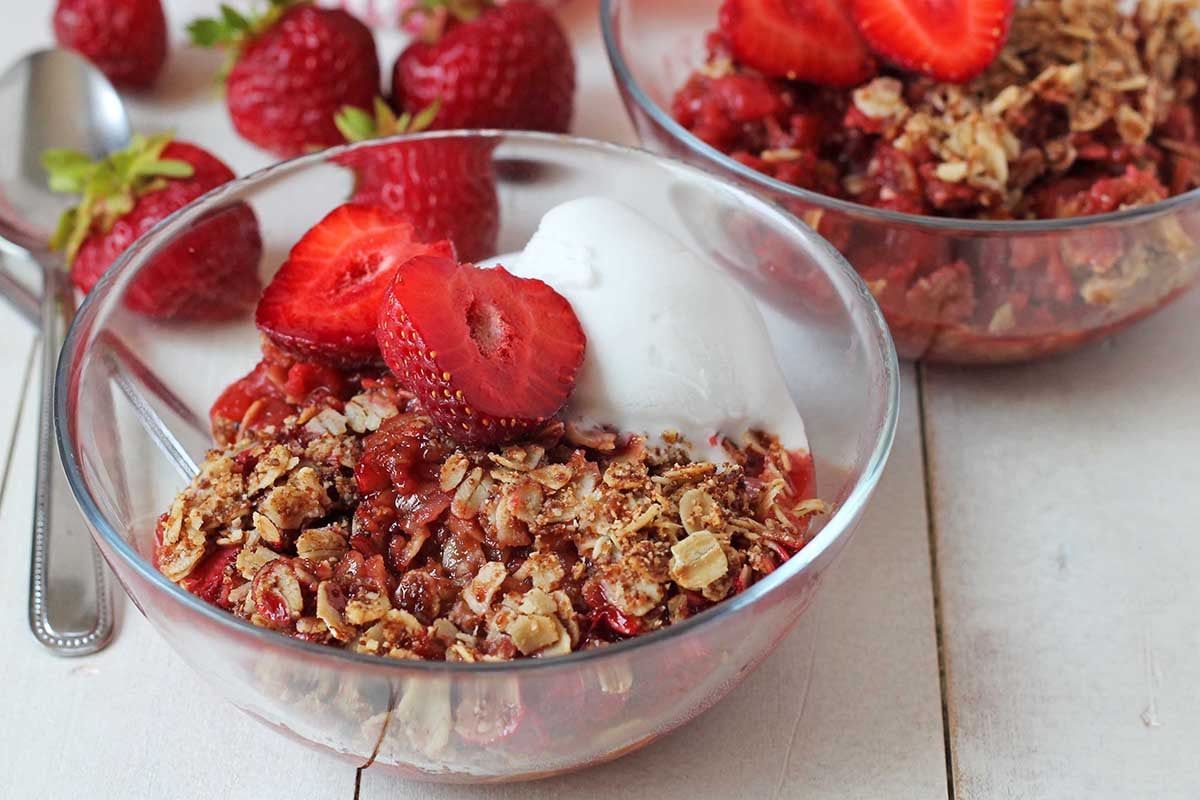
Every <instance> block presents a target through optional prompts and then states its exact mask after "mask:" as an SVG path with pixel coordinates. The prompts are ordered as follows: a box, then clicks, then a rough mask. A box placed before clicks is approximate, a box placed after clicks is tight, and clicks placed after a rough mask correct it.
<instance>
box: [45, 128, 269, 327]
mask: <svg viewBox="0 0 1200 800" xmlns="http://www.w3.org/2000/svg"><path fill="white" fill-rule="evenodd" d="M42 162H43V165H44V166H45V168H46V171H47V172H48V173H49V175H50V188H51V189H53V190H55V191H60V192H71V193H75V194H79V195H82V197H83V200H82V202H81V204H80V205H78V206H76V207H75V208H72V209H71V210H69V211H68V212H67V213H66V214H64V215H63V217H62V219H61V220H60V222H59V227H58V231H57V232H56V233H55V234H54V237H53V239H52V240H51V246H52V247H54V248H55V249H60V250H63V251H64V254H65V256H66V259H67V263H68V264H69V265H70V267H71V277H72V278H73V279H74V281H75V285H76V286H78V287H79V288H80V289H81V290H82V291H84V292H87V291H90V290H91V288H92V286H94V285H95V283H96V281H98V280H99V279H100V276H101V275H103V274H104V271H105V270H106V269H108V267H109V266H110V265H111V264H112V263H113V262H115V261H116V260H117V259H118V258H119V257H120V256H121V254H122V253H124V252H125V250H126V249H128V248H129V246H130V245H132V244H133V243H134V242H135V241H137V239H138V238H139V237H141V236H142V235H143V234H144V233H146V232H147V231H148V230H150V228H152V227H154V226H155V225H156V224H158V223H159V222H160V221H162V220H163V219H165V218H167V217H168V216H170V215H171V214H173V213H175V212H176V211H178V210H179V209H181V208H183V207H184V206H185V205H187V204H188V203H190V202H192V201H193V200H195V199H196V198H197V197H200V196H201V195H202V194H205V193H206V192H208V191H210V190H211V189H215V188H216V187H218V186H220V185H221V184H223V183H227V182H228V181H231V180H233V172H231V171H230V169H229V167H227V166H225V164H223V163H222V162H221V161H220V160H219V159H217V158H216V157H215V156H213V155H212V154H211V153H209V152H207V151H205V150H202V149H201V148H199V147H197V146H195V145H192V144H187V143H185V142H180V141H172V140H171V136H170V134H160V135H158V136H152V137H149V138H147V137H144V136H135V137H134V139H133V142H132V143H131V144H130V146H129V147H128V148H127V149H125V150H122V151H119V152H116V153H113V154H112V155H110V156H109V157H107V158H105V159H103V160H101V161H98V162H91V161H89V160H88V157H87V156H86V155H84V154H83V153H79V152H75V151H72V150H48V151H46V153H45V154H44V156H43V159H42ZM261 256H262V237H261V235H260V234H259V230H258V220H257V219H256V218H255V216H254V212H253V211H251V210H250V207H249V206H247V205H245V204H243V203H237V204H235V205H230V206H226V207H224V208H221V209H219V210H217V211H215V212H213V213H212V214H211V215H210V216H208V217H205V218H204V219H202V220H199V221H197V222H196V223H195V224H194V225H193V226H192V227H191V229H189V230H188V231H187V232H186V233H183V234H181V235H180V236H179V237H178V238H177V239H175V240H174V241H173V242H171V243H170V244H169V245H167V246H166V248H165V249H164V250H163V251H162V252H160V253H158V254H157V255H156V256H155V257H154V260H153V261H152V262H150V263H149V264H147V265H146V266H145V267H143V268H142V270H141V272H139V273H138V277H137V278H136V280H134V282H133V284H132V285H131V286H130V287H129V288H128V290H126V294H125V303H126V305H128V306H129V307H130V308H131V309H133V310H134V311H138V312H140V313H142V314H146V315H147V316H151V317H159V318H168V317H178V318H185V319H219V318H224V317H230V316H234V315H236V314H238V313H239V312H241V311H244V310H246V309H248V308H250V307H252V306H253V305H254V300H255V298H256V297H258V292H259V289H260V288H261V287H260V284H259V281H258V260H259V258H260V257H261Z"/></svg>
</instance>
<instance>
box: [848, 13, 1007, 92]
mask: <svg viewBox="0 0 1200 800" xmlns="http://www.w3.org/2000/svg"><path fill="white" fill-rule="evenodd" d="M852 2H853V5H854V18H855V20H856V21H857V22H858V28H859V30H860V31H862V35H863V36H864V37H865V38H866V40H867V43H868V44H869V45H870V46H871V48H872V49H874V50H875V52H876V53H878V54H879V55H881V56H882V57H884V58H886V59H887V60H889V61H891V62H893V63H894V64H896V65H897V66H900V67H903V68H904V69H908V70H913V71H914V72H920V73H922V74H925V75H929V76H930V77H932V78H936V79H937V80H940V81H949V82H951V83H966V82H967V81H969V80H971V78H974V77H975V76H976V75H978V74H979V73H981V72H983V71H984V70H985V69H987V68H988V65H990V64H991V63H992V62H993V61H995V60H996V56H997V55H998V54H999V53H1000V49H1001V48H1002V47H1004V41H1005V39H1007V38H1008V28H1009V24H1010V23H1011V22H1012V17H1013V0H936V1H935V0H852Z"/></svg>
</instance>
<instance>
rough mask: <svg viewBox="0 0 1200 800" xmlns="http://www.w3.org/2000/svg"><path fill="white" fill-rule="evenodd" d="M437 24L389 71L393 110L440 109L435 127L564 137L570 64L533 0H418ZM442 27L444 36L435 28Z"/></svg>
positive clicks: (558, 30)
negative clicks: (438, 106) (496, 1)
mask: <svg viewBox="0 0 1200 800" xmlns="http://www.w3.org/2000/svg"><path fill="white" fill-rule="evenodd" d="M420 6H421V9H422V10H423V11H424V12H425V13H427V14H428V13H430V12H431V11H435V12H441V13H434V14H433V15H432V18H433V19H436V20H437V21H438V22H439V23H440V24H439V25H435V26H432V29H430V30H427V31H426V36H425V37H424V39H423V40H418V41H416V42H414V43H413V44H411V45H409V46H408V47H407V48H406V49H405V50H404V52H402V53H401V54H400V58H399V59H397V61H396V65H395V67H394V68H393V70H392V93H393V95H394V96H395V104H396V107H397V108H399V109H402V110H406V111H408V112H410V113H413V114H415V113H417V111H418V110H420V109H422V108H427V107H429V106H430V105H431V104H433V103H434V102H440V103H441V107H442V110H441V113H440V114H438V118H437V125H438V127H439V128H511V129H520V130H535V131H550V132H553V133H565V132H566V131H567V128H568V126H570V124H571V113H572V106H573V104H574V95H575V62H574V60H573V58H572V56H571V45H570V43H569V42H568V41H567V36H566V34H565V33H564V32H563V29H562V27H561V26H560V25H559V24H558V21H557V20H556V19H555V17H554V14H553V12H551V11H549V10H547V9H546V8H543V7H542V6H540V5H538V4H537V3H534V2H531V1H530V0H510V2H507V3H505V4H504V5H496V4H494V3H493V2H492V0H423V2H422V3H421V4H420ZM438 27H440V28H441V30H437V29H436V28H438Z"/></svg>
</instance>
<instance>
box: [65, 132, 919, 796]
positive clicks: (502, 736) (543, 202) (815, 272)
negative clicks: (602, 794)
mask: <svg viewBox="0 0 1200 800" xmlns="http://www.w3.org/2000/svg"><path fill="white" fill-rule="evenodd" d="M459 140H467V141H468V142H469V143H470V144H471V146H473V147H483V148H485V149H488V150H490V151H491V152H492V153H493V159H494V165H495V167H496V174H497V176H498V177H497V180H498V185H499V196H500V209H501V230H500V237H499V244H498V252H499V253H507V252H513V251H517V250H520V249H521V248H522V247H523V246H524V245H525V243H526V241H527V240H528V239H529V237H530V235H531V234H532V233H533V232H534V230H535V229H536V227H537V225H538V222H539V220H540V219H541V217H542V215H543V214H544V213H545V212H546V211H547V210H549V209H550V208H552V207H554V206H556V205H558V204H559V203H562V202H565V201H566V200H569V199H573V198H576V197H580V196H585V195H601V196H606V197H610V198H613V199H616V200H619V201H621V202H624V203H626V204H628V205H630V206H632V207H634V208H635V209H637V210H639V211H640V212H642V213H644V214H645V215H646V216H647V217H648V218H650V219H652V220H654V221H655V222H656V223H658V224H659V225H661V226H662V227H664V228H665V229H667V230H669V231H670V232H671V233H673V234H674V235H675V236H677V237H679V238H680V239H681V240H682V241H683V242H685V243H686V244H687V245H688V246H689V247H691V248H692V249H693V250H694V251H696V252H698V253H702V254H706V255H707V256H708V257H710V258H712V259H713V260H714V261H716V262H718V263H720V264H722V265H724V266H725V267H726V268H728V269H730V270H732V271H733V273H734V274H735V275H736V276H738V277H739V278H741V279H742V280H744V281H745V283H746V284H747V285H748V286H750V287H751V288H752V290H754V291H756V292H758V293H759V296H760V297H763V298H767V299H770V298H771V297H772V296H779V295H780V294H782V292H780V291H779V288H778V284H780V282H785V283H788V284H803V285H805V286H807V287H808V291H807V292H806V293H805V294H804V295H803V296H797V297H789V298H788V299H787V300H786V303H787V305H786V313H780V312H779V311H778V310H775V309H773V308H772V307H770V306H769V305H768V306H765V314H766V316H767V318H768V325H769V327H770V330H771V335H772V337H773V341H772V342H771V343H764V344H769V346H773V347H774V348H775V350H776V352H777V353H779V354H780V356H781V360H782V364H783V367H784V370H785V372H786V375H787V378H788V381H789V386H790V388H791V390H792V392H793V394H794V397H795V399H796V402H797V404H798V405H799V407H800V409H801V411H802V413H803V414H804V417H805V421H806V423H807V427H808V429H809V432H810V438H811V447H812V451H813V452H814V453H815V456H816V468H817V480H818V491H819V494H820V496H821V497H822V498H824V499H826V500H827V501H829V502H831V503H833V504H834V506H835V510H834V512H833V513H832V514H831V515H828V516H827V517H826V518H825V519H824V524H823V527H822V528H821V530H820V531H819V533H818V534H817V535H816V538H815V539H814V540H813V541H812V543H811V544H809V545H808V546H807V547H806V548H804V549H803V550H802V551H801V552H800V553H799V554H798V555H796V556H795V557H793V558H792V559H791V560H790V561H788V562H787V563H786V564H785V565H783V566H782V567H781V568H780V569H778V570H777V571H776V572H774V573H773V574H772V575H770V576H769V577H768V578H767V579H765V580H764V581H762V582H760V583H758V584H756V585H755V586H753V587H752V588H750V589H749V590H748V591H746V592H744V593H742V594H740V595H738V596H736V597H735V598H733V599H731V600H730V601H729V602H727V603H724V604H722V605H720V606H718V607H716V608H713V609H711V610H709V611H707V612H705V613H703V614H700V615H698V616H697V617H695V618H693V619H690V620H687V621H686V622H684V623H682V624H680V625H677V626H674V627H669V628H666V629H663V630H661V631H658V632H655V633H653V634H650V635H647V636H645V637H642V638H635V639H632V640H628V641H625V642H622V643H618V644H614V645H611V646H606V647H602V648H598V649H593V650H588V651H584V652H579V653H575V654H572V655H568V656H564V657H561V658H548V659H545V660H537V659H533V660H525V661H518V662H510V663H479V664H462V663H453V664H451V663H442V662H412V661H398V660H393V659H385V658H378V657H369V656H364V655H357V654H354V653H351V652H348V651H343V650H338V649H333V648H329V647H324V646H319V645H315V644H309V643H306V642H302V641H298V640H295V639H291V638H287V637H284V636H281V635H279V634H276V633H273V632H270V631H267V630H264V629H260V628H256V627H254V626H252V625H250V624H248V623H246V622H244V621H242V620H241V619H238V618H236V617H234V616H232V615H230V614H228V613H226V612H224V611H221V610H218V609H217V608H215V607H213V606H210V605H207V604H205V603H204V602H202V601H200V600H199V599H197V598H196V597H194V596H192V595H190V594H188V593H186V592H184V591H182V590H181V589H180V588H179V587H177V586H176V585H175V584H173V583H171V582H170V581H168V580H167V579H166V578H165V577H163V576H162V575H161V574H160V573H159V572H158V571H157V570H156V569H155V568H154V567H153V566H152V565H151V562H150V560H149V558H150V555H151V553H152V552H153V548H154V537H155V525H156V520H157V519H158V517H159V515H160V514H161V513H163V512H164V511H165V510H166V509H167V508H168V507H169V506H170V504H171V502H172V499H173V497H174V495H175V494H176V492H178V491H179V490H180V489H181V488H182V487H183V486H184V485H185V484H186V482H187V481H188V479H189V478H190V474H191V473H190V472H189V468H188V462H189V459H190V460H196V459H199V458H201V457H202V455H203V453H204V452H205V450H206V449H207V448H208V447H209V446H210V440H209V437H208V433H207V430H206V427H207V426H206V423H205V422H204V420H205V419H206V413H207V408H208V406H209V405H210V404H211V403H212V401H213V399H214V398H215V397H216V396H217V394H218V393H219V392H220V391H221V389H222V388H223V387H224V386H225V385H227V384H228V383H229V382H230V381H232V380H233V379H235V378H237V377H239V376H240V375H241V374H243V373H245V372H246V371H247V370H248V369H249V368H250V367H251V366H252V365H253V364H254V363H255V361H256V360H257V357H258V356H257V354H258V346H259V339H258V334H257V331H256V329H255V327H254V322H253V320H252V319H251V318H250V317H249V316H248V315H247V316H243V317H241V318H238V319H234V320H230V321H226V322H220V323H214V322H204V323H201V322H190V323H183V322H171V321H161V320H152V319H149V318H147V317H144V316H140V315H138V314H137V313H136V312H134V311H133V310H131V309H130V307H129V306H128V305H127V303H126V302H125V300H126V299H127V295H128V290H129V287H130V286H131V284H135V283H136V279H137V278H138V277H139V274H144V272H145V270H146V268H147V267H148V265H149V266H151V267H152V266H153V263H154V259H155V258H156V256H157V254H159V253H161V252H163V250H164V248H167V247H170V246H171V245H172V244H173V243H178V242H179V241H180V239H181V237H184V236H187V235H188V233H189V232H194V231H195V230H196V229H197V228H198V226H202V225H205V224H208V223H209V222H210V221H211V220H212V219H214V218H218V217H220V216H221V215H223V214H227V213H237V214H241V215H243V216H244V214H245V205H249V206H250V207H251V208H252V209H253V211H254V214H255V215H256V216H257V219H258V222H259V227H260V229H261V233H262V239H263V247H264V253H265V255H264V258H263V259H262V265H261V272H262V275H261V277H262V278H263V279H264V280H266V279H269V277H270V274H271V273H272V272H273V270H274V269H275V268H276V267H277V266H278V265H279V264H280V262H281V261H282V260H283V258H284V257H285V255H286V253H287V251H288V249H289V248H290V246H291V245H292V244H293V243H294V242H295V241H296V240H297V239H298V238H299V236H300V235H301V234H302V233H303V232H304V231H305V230H306V229H307V228H308V227H310V226H311V225H313V224H314V223H315V222H317V220H319V219H320V218H321V217H323V216H324V215H325V214H326V213H327V212H329V211H330V210H331V209H332V208H334V207H336V206H337V205H339V204H340V203H342V202H344V200H345V198H346V197H347V196H348V194H349V192H350V190H351V185H352V177H351V175H350V174H348V172H347V171H346V170H345V169H343V168H342V167H340V166H338V165H337V164H336V163H335V162H334V159H336V158H337V157H338V156H339V155H344V154H345V153H347V152H349V151H352V150H354V151H364V150H367V149H369V148H373V147H381V146H388V145H392V146H395V145H397V144H399V143H400V142H403V143H404V145H405V146H423V147H428V146H437V145H438V144H439V143H442V144H444V143H447V142H457V141H459ZM613 235H614V236H620V235H621V232H620V231H613ZM760 252H761V253H766V254H768V256H769V257H771V258H775V259H777V260H778V261H779V262H780V263H782V264H786V273H780V272H779V271H778V270H775V269H774V268H771V269H767V268H766V265H767V262H766V261H764V260H763V258H762V257H760V255H759V253H760ZM665 301H666V302H669V301H670V300H669V298H667V299H666V300H665ZM679 310H680V311H681V312H683V313H686V311H687V310H686V309H679ZM627 324H637V321H636V320H629V321H627ZM713 324H714V325H720V322H719V321H718V320H714V321H713ZM897 387H898V382H897V362H896V354H895V350H894V349H893V347H892V343H891V339H890V337H889V336H888V333H887V329H886V325H885V323H884V321H883V317H882V316H881V314H880V313H879V309H878V307H877V306H876V304H875V303H874V301H873V300H872V299H871V295H870V293H869V292H867V290H866V287H865V286H863V284H862V282H861V281H860V280H859V279H858V277H857V276H856V275H855V273H854V271H853V270H852V269H850V267H849V265H847V264H846V262H845V261H843V260H842V258H841V256H839V255H838V254H837V253H836V252H835V251H834V250H833V249H832V248H831V247H829V245H828V244H827V243H826V242H824V241H823V240H822V239H821V238H820V237H818V236H817V235H815V234H814V233H813V232H812V231H810V230H809V229H807V228H805V227H803V226H802V225H799V224H797V223H796V222H795V220H794V219H793V218H792V217H791V216H789V215H788V214H786V213H784V212H782V211H781V210H779V209H777V208H775V207H774V206H772V205H771V204H769V203H767V202H765V201H763V200H761V199H759V198H758V197H756V196H755V195H753V194H751V193H749V192H746V191H744V190H742V189H739V188H737V187H734V186H731V185H729V184H727V183H725V182H724V181H722V180H720V179H718V178H715V177H713V176H711V175H708V174H706V173H703V172H701V171H699V170H697V169H695V168H693V167H689V166H687V165H683V164H679V163H675V162H672V161H669V160H665V159H662V158H659V157H656V156H653V155H650V154H648V153H645V152H642V151H638V150H632V149H628V148H623V147H618V146H615V145H610V144H603V143H600V142H592V141H586V140H582V139H573V138H569V137H563V136H553V135H544V134H526V133H509V132H496V131H491V132H472V133H466V134H464V133H459V132H449V133H447V132H439V133H431V134H422V135H419V136H415V137H411V138H408V139H403V140H400V139H397V140H392V141H388V142H383V143H376V142H367V143H362V144H358V145H353V146H351V147H348V148H339V149H336V150H331V151H326V152H323V153H318V154H314V155H310V156H306V157H303V158H299V159H296V160H294V161H289V162H286V163H283V164H279V165H276V166H273V167H271V168H269V169H266V170H263V171H261V172H258V173H256V174H254V175H251V176H249V177H246V178H242V179H240V180H237V181H234V182H232V183H230V184H227V185H226V186H224V187H221V188H219V189H217V190H216V191H214V192H212V193H210V194H208V195H206V196H205V197H204V198H202V199H200V200H199V201H197V202H196V203H194V204H192V205H191V206H188V207H187V208H186V209H184V210H182V211H180V212H179V213H177V214H175V215H174V216H172V217H171V218H170V219H169V220H167V221H165V222H164V223H163V224H161V225H159V226H158V227H157V228H155V229H154V230H153V231H152V232H150V233H149V234H147V235H146V236H145V237H144V238H142V239H141V240H139V242H138V243H137V244H136V245H134V246H133V247H132V248H131V249H130V250H129V251H128V252H127V253H126V254H125V255H124V256H123V257H122V258H121V260H120V261H119V262H118V263H117V264H116V265H115V266H114V267H112V268H111V269H110V270H109V271H108V273H107V274H106V275H105V277H104V279H103V280H102V281H101V282H100V283H99V284H98V285H97V286H96V288H95V289H94V290H93V291H92V292H91V294H90V295H89V296H88V298H87V300H86V302H85V303H84V305H83V307H82V309H81V311H80V312H79V315H78V317H77V318H76V321H75V324H74V327H73V328H72V330H71V332H70V335H69V337H68V339H67V343H66V346H65V348H64V350H63V354H62V359H61V361H60V366H59V371H58V384H57V406H56V414H57V416H56V419H57V423H58V425H57V428H58V433H59V446H60V448H61V451H62V453H63V458H64V461H65V463H66V466H67V472H68V478H69V481H70V484H71V487H72V489H73V490H74V492H75V496H76V498H77V499H78V501H79V503H80V505H81V506H82V507H83V509H84V512H85V514H86V516H87V519H88V521H89V524H90V526H91V529H92V533H93V535H94V537H95V539H96V541H97V542H98V544H99V546H100V549H101V551H102V552H103V554H104V557H105V558H106V559H107V560H108V563H109V564H110V565H111V566H112V568H113V570H114V571H115V573H116V574H117V577H118V578H119V580H120V582H121V584H122V585H123V586H124V588H125V590H126V592H128V594H129V596H130V597H131V598H132V600H133V602H134V603H135V604H136V605H137V607H138V608H139V609H140V610H141V611H142V613H143V614H145V616H146V617H147V618H148V619H149V620H150V621H151V623H152V624H153V625H154V626H155V627H156V628H157V629H158V630H159V632H160V633H161V634H162V636H163V637H164V638H165V639H166V640H167V641H168V642H169V643H170V645H171V646H172V647H173V648H175V650H176V651H177V652H178V653H179V654H180V655H181V656H182V657H183V659H184V661H186V662H187V663H188V664H190V665H191V666H192V667H193V668H194V669H195V670H196V671H197V672H198V673H199V674H200V675H201V676H202V677H203V678H205V679H206V680H207V681H209V683H211V684H212V685H213V686H214V687H215V688H216V689H217V691H219V692H220V693H221V694H222V695H224V696H225V697H227V698H228V699H229V700H230V701H231V702H232V703H233V704H235V705H236V706H237V707H239V708H241V709H243V710H245V711H246V712H248V713H250V714H252V715H253V716H255V717H256V718H258V719H259V720H261V721H263V722H264V723H266V724H268V725H271V726H273V727H275V728H276V729H278V730H279V731H281V732H284V733H286V734H288V735H290V736H292V737H294V738H297V739H299V740H301V741H303V742H306V743H308V744H310V745H313V746H315V747H317V748H319V749H322V750H325V751H328V752H332V753H334V754H337V755H340V756H342V757H344V758H346V759H348V760H349V761H351V762H352V763H354V764H357V765H363V764H369V765H371V766H375V767H382V768H385V769H390V770H393V771H395V772H398V773H400V774H402V775H405V776H409V777H416V778H422V779H428V780H441V781H490V780H513V779H521V778H529V777H535V776H543V775H549V774H553V773H556V772H561V771H565V770H570V769H574V768H577V767H582V766H585V765H588V764H594V763H597V762H601V761H604V760H606V759H611V758H615V757H617V756H619V755H621V754H622V753H626V752H629V751H630V750H633V749H635V748H638V747H640V746H642V745H644V744H646V743H647V742H649V741H651V740H652V739H654V738H655V737H657V736H660V735H662V734H664V733H666V732H668V731H670V730H672V729H673V728H675V727H677V726H679V725H681V724H683V723H684V722H686V721H687V720H689V719H691V718H693V717H695V716H696V715H697V714H699V713H700V712H702V711H703V710H704V709H706V708H708V707H709V706H711V705H712V704H713V703H715V702H716V701H717V700H719V699H720V698H721V697H723V696H724V695H725V694H726V693H728V692H729V691H730V690H731V689H732V688H733V687H734V686H735V685H737V684H738V683H739V682H740V681H741V680H742V679H743V678H744V677H745V675H746V674H747V672H748V671H749V670H750V669H751V668H752V667H753V666H754V665H756V664H757V663H758V662H759V661H760V660H762V659H763V658H764V657H765V656H766V655H767V654H768V653H770V652H771V650H772V649H773V648H774V647H775V646H776V644H777V643H778V642H779V641H780V640H781V639H782V638H783V637H784V636H785V635H786V634H787V633H788V632H789V631H790V630H791V629H792V627H793V626H794V625H795V624H796V622H797V621H798V620H799V618H800V616H801V615H802V614H803V613H804V612H805V610H806V609H807V608H808V607H809V603H810V602H811V600H812V598H813V595H814V592H815V591H816V590H817V588H818V587H819V586H820V583H821V576H822V574H823V573H824V571H825V570H826V568H828V566H829V565H830V563H831V562H832V561H833V559H834V557H835V556H836V554H837V553H838V552H840V551H841V549H842V548H843V547H844V546H845V544H846V542H847V540H848V539H849V538H850V536H851V533H852V531H853V530H854V527H855V525H856V524H857V522H858V521H859V519H860V517H861V515H862V513H863V509H864V507H865V505H866V503H867V501H868V499H869V498H870V496H871V493H872V491H873V490H874V487H875V484H876V482H877V480H878V478H879V475H880V471H881V469H882V468H883V465H884V462H885V460H886V458H887V454H888V451H889V449H890V446H891V442H892V437H893V433H894V430H895V425H896V413H897V402H898V400H897V397H898V394H897V391H898V390H897ZM797 668H799V669H803V668H804V667H803V665H798V667H797ZM162 679H163V680H164V681H166V680H170V681H172V682H173V683H175V684H176V685H177V691H179V692H191V691H195V689H194V687H193V686H191V685H190V682H189V681H186V680H184V681H180V680H179V679H178V676H174V675H171V676H168V675H163V676H162ZM192 735H194V736H202V735H204V733H203V732H201V731H194V732H193V733H192Z"/></svg>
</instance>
